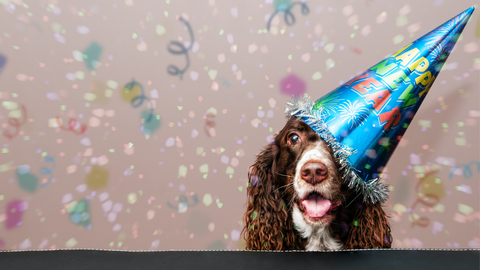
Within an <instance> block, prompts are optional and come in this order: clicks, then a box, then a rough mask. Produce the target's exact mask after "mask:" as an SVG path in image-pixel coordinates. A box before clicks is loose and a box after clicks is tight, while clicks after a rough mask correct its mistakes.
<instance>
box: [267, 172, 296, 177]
mask: <svg viewBox="0 0 480 270" xmlns="http://www.w3.org/2000/svg"><path fill="white" fill-rule="evenodd" d="M272 172H274V171H272ZM274 173H276V174H278V175H281V176H286V177H291V178H293V177H294V176H291V175H286V174H281V173H278V172H274Z"/></svg>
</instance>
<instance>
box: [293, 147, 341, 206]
mask: <svg viewBox="0 0 480 270" xmlns="http://www.w3.org/2000/svg"><path fill="white" fill-rule="evenodd" d="M328 147H329V146H328V145H327V143H326V142H325V141H324V140H319V141H317V142H315V143H314V144H312V146H310V147H309V148H307V149H306V150H305V152H303V155H302V157H301V159H300V161H299V162H298V164H297V167H296V169H295V177H294V180H293V187H294V188H295V193H296V195H297V196H298V198H300V199H304V198H305V197H306V196H308V194H310V193H311V192H317V193H319V194H320V195H322V196H323V197H324V198H325V199H329V200H331V199H333V197H332V194H331V191H332V185H333V182H334V181H335V180H336V179H337V177H338V176H337V170H336V169H335V163H334V161H333V159H332V157H331V155H330V153H329V151H328ZM309 162H321V163H323V164H325V166H326V167H327V170H328V177H327V178H326V179H325V180H323V181H322V183H320V184H317V185H315V186H313V185H311V184H309V183H307V182H306V181H305V180H303V179H302V178H301V175H300V171H301V169H302V167H303V165H305V164H306V163H309Z"/></svg>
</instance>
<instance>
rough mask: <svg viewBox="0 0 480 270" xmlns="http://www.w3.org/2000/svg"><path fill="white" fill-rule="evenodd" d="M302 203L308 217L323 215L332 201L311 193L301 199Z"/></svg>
mask: <svg viewBox="0 0 480 270" xmlns="http://www.w3.org/2000/svg"><path fill="white" fill-rule="evenodd" d="M302 205H303V207H304V208H305V212H306V213H307V215H309V216H310V217H323V216H324V215H325V213H327V212H328V210H329V209H330V206H331V205H332V203H331V202H330V201H329V200H327V199H324V198H323V197H322V196H320V195H316V194H312V195H310V196H308V198H307V199H306V200H304V201H302Z"/></svg>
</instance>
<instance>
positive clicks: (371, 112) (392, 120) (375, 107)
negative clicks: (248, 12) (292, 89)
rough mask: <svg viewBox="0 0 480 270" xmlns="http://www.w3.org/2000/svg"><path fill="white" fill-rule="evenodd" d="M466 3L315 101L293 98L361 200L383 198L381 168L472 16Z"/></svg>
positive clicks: (291, 106) (294, 111)
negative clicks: (466, 7) (332, 152)
mask: <svg viewBox="0 0 480 270" xmlns="http://www.w3.org/2000/svg"><path fill="white" fill-rule="evenodd" d="M473 11H474V8H473V7H471V8H469V9H467V10H465V11H464V12H462V13H460V14H459V15H457V16H455V17H454V18H452V19H451V20H449V21H447V22H445V23H444V24H442V25H440V26H439V27H437V28H436V29H434V30H433V31H431V32H429V33H427V34H426V35H424V36H423V37H421V38H419V39H417V40H416V41H414V42H412V43H411V44H409V45H407V46H406V47H404V48H403V49H401V50H399V51H397V52H396V53H394V54H393V55H391V56H389V57H387V58H386V59H384V60H382V61H381V62H380V63H378V64H376V65H374V66H373V67H371V68H370V69H368V70H367V71H365V72H363V73H362V74H360V75H358V76H357V77H355V78H353V79H352V80H350V81H349V82H347V83H345V84H343V85H341V86H340V87H338V88H336V89H335V90H333V91H331V92H330V93H328V94H327V95H325V96H323V97H321V98H320V99H318V100H316V101H315V102H311V101H310V100H309V99H300V98H294V99H293V101H291V102H289V103H288V104H287V108H286V114H287V117H288V118H290V117H291V116H293V115H295V116H297V117H299V118H300V119H302V120H303V121H305V122H306V123H307V124H309V125H310V127H312V128H313V129H314V130H315V131H316V132H317V133H319V135H320V136H321V137H322V138H323V139H324V140H325V141H326V142H327V143H328V144H329V146H330V147H331V148H332V149H333V151H334V153H335V156H334V157H335V158H336V160H337V161H338V163H339V165H340V169H341V171H342V173H343V180H344V181H345V182H346V183H347V184H348V186H349V187H350V188H352V189H355V190H356V191H357V192H360V193H361V194H363V197H364V201H365V202H366V201H370V202H372V203H377V202H384V201H385V200H386V199H387V198H388V193H387V186H386V185H385V184H383V183H380V177H379V173H381V172H382V171H383V169H384V168H385V166H386V164H387V162H388V160H389V159H390V157H391V156H392V154H393V152H394V151H395V149H396V147H397V145H398V142H399V141H400V139H401V138H402V136H403V134H404V133H405V131H406V130H407V128H408V126H409V124H410V122H411V121H412V119H413V117H414V116H415V113H416V112H417V111H418V108H419V107H420V105H421V104H422V102H423V100H424V99H425V96H426V94H427V93H428V91H429V90H430V88H431V87H432V84H433V82H434V81H435V79H436V77H437V76H438V73H439V72H440V70H441V69H442V67H443V65H444V64H445V61H446V60H447V58H448V56H449V55H450V52H451V51H452V49H453V47H454V46H455V43H456V42H457V40H458V38H459V37H460V34H461V33H462V31H463V28H464V27H465V24H466V23H467V21H468V19H469V18H470V16H471V15H472V13H473Z"/></svg>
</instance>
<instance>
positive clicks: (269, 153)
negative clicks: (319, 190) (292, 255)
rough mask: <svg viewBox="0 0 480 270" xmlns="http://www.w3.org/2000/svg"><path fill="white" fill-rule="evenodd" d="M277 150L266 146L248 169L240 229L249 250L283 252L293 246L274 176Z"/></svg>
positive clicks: (288, 221)
mask: <svg viewBox="0 0 480 270" xmlns="http://www.w3.org/2000/svg"><path fill="white" fill-rule="evenodd" d="M279 151H280V150H279V148H278V146H277V145H275V144H269V145H267V146H266V147H265V149H264V150H263V151H262V152H261V153H260V154H259V155H258V156H257V159H256V160H255V163H254V164H253V165H252V166H250V168H249V172H248V179H249V181H248V188H247V195H248V202H247V211H246V212H245V214H244V216H243V230H242V235H243V237H245V240H246V248H247V249H249V250H285V249H291V248H293V246H294V241H295V235H294V229H293V222H292V221H291V218H290V215H289V213H288V211H287V209H286V205H285V202H284V201H283V199H282V197H281V195H280V190H279V186H278V182H277V181H276V179H277V177H276V174H274V172H275V158H276V157H277V156H278V154H279Z"/></svg>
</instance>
